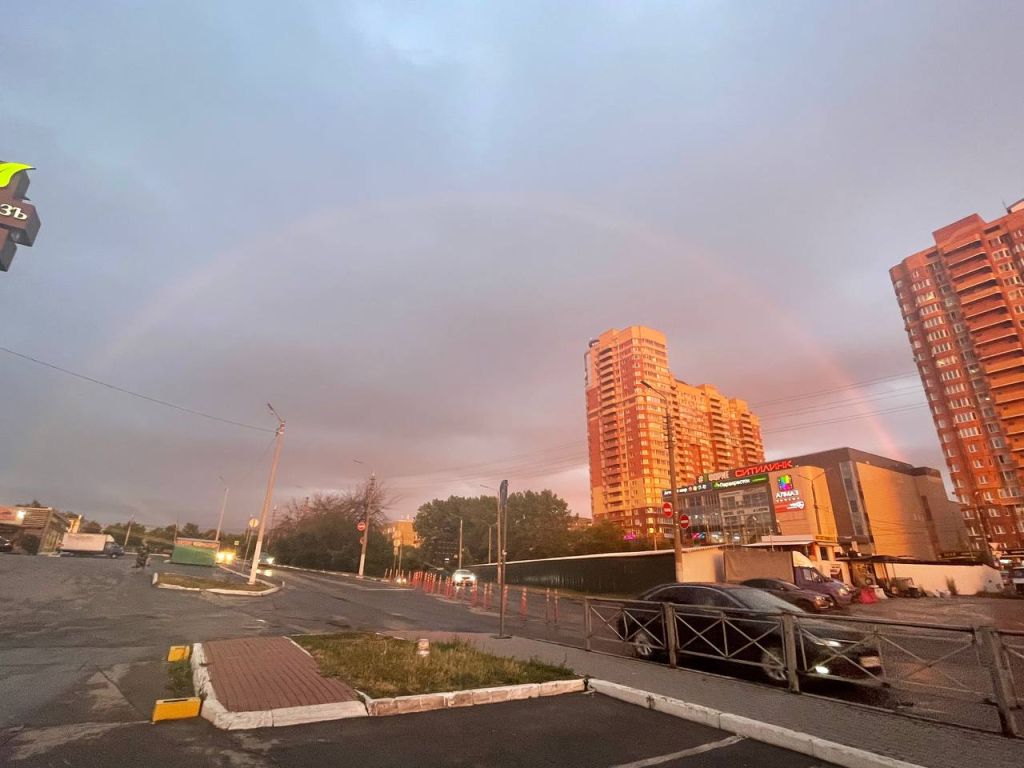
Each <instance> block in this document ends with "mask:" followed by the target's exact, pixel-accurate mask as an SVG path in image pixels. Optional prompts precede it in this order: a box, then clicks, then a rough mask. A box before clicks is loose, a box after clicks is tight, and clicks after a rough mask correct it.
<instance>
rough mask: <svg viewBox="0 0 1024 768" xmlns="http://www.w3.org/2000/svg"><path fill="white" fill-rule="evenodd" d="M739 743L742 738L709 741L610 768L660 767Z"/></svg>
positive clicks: (732, 737)
mask: <svg viewBox="0 0 1024 768" xmlns="http://www.w3.org/2000/svg"><path fill="white" fill-rule="evenodd" d="M740 741H743V737H742V736H730V737H729V738H727V739H722V740H721V741H709V742H708V743H707V744H701V745H700V746H699V747H690V748H689V749H683V750H680V751H679V752H671V753H669V754H667V755H660V756H658V757H648V758H647V759H646V760H637V761H636V762H634V763H622V764H621V765H614V766H612V768H647V766H649V765H661V764H662V763H668V762H671V761H672V760H679V759H681V758H684V757H690V756H692V755H701V754H704V753H705V752H711V751H712V750H715V749H721V748H722V747H729V746H732V745H733V744H736V743H738V742H740Z"/></svg>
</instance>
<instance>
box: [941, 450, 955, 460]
mask: <svg viewBox="0 0 1024 768" xmlns="http://www.w3.org/2000/svg"><path fill="white" fill-rule="evenodd" d="M942 453H943V454H944V455H945V457H946V458H947V459H952V458H953V457H954V456H956V451H954V450H953V449H952V448H946V449H944V450H943V451H942Z"/></svg>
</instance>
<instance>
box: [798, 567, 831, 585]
mask: <svg viewBox="0 0 1024 768" xmlns="http://www.w3.org/2000/svg"><path fill="white" fill-rule="evenodd" d="M803 573H804V578H805V579H807V580H808V581H813V582H816V583H818V584H824V583H825V582H826V581H828V579H826V578H825V577H824V576H822V575H821V574H820V573H818V571H817V570H816V569H814V568H804V569H803Z"/></svg>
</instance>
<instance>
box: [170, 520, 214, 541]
mask: <svg viewBox="0 0 1024 768" xmlns="http://www.w3.org/2000/svg"><path fill="white" fill-rule="evenodd" d="M178 536H179V537H181V538H183V539H201V538H203V532H202V531H200V530H199V526H198V525H196V524H195V523H185V524H184V525H183V526H181V529H180V530H179V531H178ZM211 538H212V537H211Z"/></svg>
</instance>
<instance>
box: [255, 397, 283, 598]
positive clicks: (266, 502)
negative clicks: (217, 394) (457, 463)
mask: <svg viewBox="0 0 1024 768" xmlns="http://www.w3.org/2000/svg"><path fill="white" fill-rule="evenodd" d="M267 408H269V409H270V412H271V413H272V414H274V416H275V417H276V418H277V421H278V425H277V446H276V447H275V448H274V461H273V463H272V464H271V465H270V482H269V483H267V495H266V498H264V499H263V515H262V516H261V517H260V532H259V534H258V535H257V536H256V548H255V549H254V550H253V553H252V568H251V569H250V570H249V583H250V584H255V583H256V569H257V568H258V567H259V564H260V552H261V551H262V549H263V534H264V532H265V531H266V528H267V513H268V512H270V500H271V498H273V496H274V478H275V477H276V476H277V460H278V459H279V458H280V457H281V443H282V442H284V419H282V418H281V417H280V416H279V415H278V413H277V411H275V410H274V406H272V405H271V404H270V403H267Z"/></svg>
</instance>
